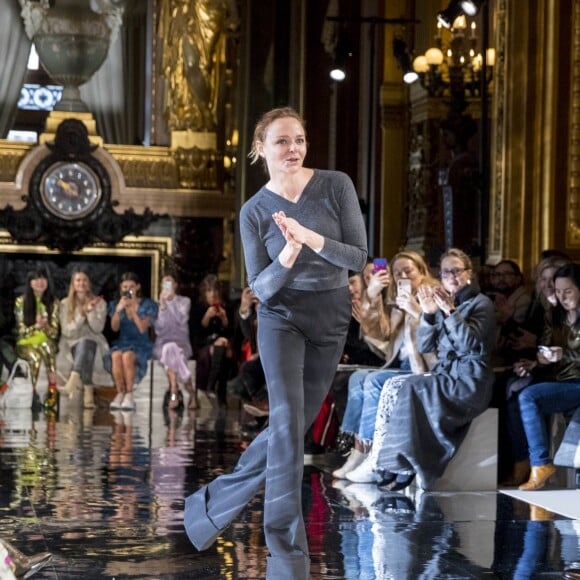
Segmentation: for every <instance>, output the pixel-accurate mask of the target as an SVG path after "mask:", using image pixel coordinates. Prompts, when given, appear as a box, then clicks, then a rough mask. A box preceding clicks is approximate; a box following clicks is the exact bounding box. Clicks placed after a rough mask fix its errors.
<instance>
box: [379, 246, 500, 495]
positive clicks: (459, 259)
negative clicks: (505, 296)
mask: <svg viewBox="0 0 580 580" xmlns="http://www.w3.org/2000/svg"><path fill="white" fill-rule="evenodd" d="M472 276H473V271H472V264H471V260H470V258H469V257H468V256H467V255H466V254H465V253H464V252H462V251H461V250H458V249H455V248H452V249H450V250H448V251H447V252H445V253H444V254H443V256H442V257H441V281H442V283H443V287H441V286H437V287H432V286H427V285H422V286H421V287H419V289H418V291H417V297H418V299H419V305H420V308H421V316H420V322H419V327H418V329H417V337H416V343H417V350H418V352H437V355H438V361H437V364H436V365H435V366H434V367H433V368H432V369H431V371H430V372H426V373H422V374H413V375H411V376H403V377H393V378H390V379H388V380H387V382H386V383H385V386H384V388H383V391H382V393H381V399H380V402H379V410H378V413H377V421H376V426H375V438H374V442H373V446H372V450H371V461H372V464H373V468H374V470H375V471H376V472H378V474H379V475H380V477H381V479H382V485H383V486H386V485H390V484H393V483H394V485H393V487H392V488H391V489H392V490H400V489H404V488H405V487H407V486H408V485H409V484H410V483H411V482H412V481H413V479H414V477H415V474H419V475H420V477H421V480H422V482H423V486H424V487H428V486H429V485H430V484H431V483H432V482H433V481H435V480H436V479H437V478H438V477H440V476H441V475H442V474H443V472H444V470H445V467H446V466H447V464H448V463H449V461H451V459H452V458H453V456H454V455H455V453H456V452H457V449H458V448H459V446H460V445H461V442H462V441H463V439H464V437H465V435H466V434H467V430H468V429H469V425H470V423H471V421H472V420H473V419H474V418H475V417H477V416H478V415H479V414H480V413H482V412H483V411H485V409H487V407H488V404H489V401H490V398H491V392H492V384H493V379H494V375H493V369H492V367H491V354H492V351H493V342H494V335H495V334H494V331H495V328H494V317H493V304H492V303H491V300H490V299H489V298H488V297H487V296H485V295H484V294H482V293H481V292H480V290H479V287H478V285H477V284H476V283H475V281H474V280H473V279H472Z"/></svg>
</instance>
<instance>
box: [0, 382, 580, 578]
mask: <svg viewBox="0 0 580 580" xmlns="http://www.w3.org/2000/svg"><path fill="white" fill-rule="evenodd" d="M163 392H164V386H161V385H160V386H159V387H158V388H157V387H155V389H154V397H153V399H152V402H151V403H150V401H149V398H148V395H149V393H148V392H147V391H146V390H143V391H142V392H141V393H140V397H139V396H138V397H137V410H136V411H135V412H123V411H118V412H115V413H110V412H109V411H108V409H107V407H106V405H105V404H104V401H102V400H101V401H100V406H99V407H98V408H97V409H96V410H95V411H83V410H82V409H79V408H74V407H72V406H69V407H67V406H66V402H65V404H64V405H63V406H62V408H61V409H60V412H59V415H58V416H46V415H44V414H41V415H39V416H33V415H32V413H30V411H28V410H17V411H16V410H2V411H0V537H2V538H6V539H8V540H10V541H12V542H13V543H14V544H15V545H16V546H17V547H19V548H20V549H21V550H22V551H24V552H25V553H27V554H32V553H35V552H41V551H45V550H48V551H50V552H52V553H53V555H54V558H53V560H52V561H51V562H50V563H49V565H48V566H47V567H46V568H44V569H43V570H41V571H40V572H39V573H38V574H37V575H36V576H35V578H39V579H42V578H58V579H63V578H65V579H66V578H75V579H76V578H85V579H91V578H113V577H115V578H118V577H123V578H131V577H133V578H163V579H173V578H175V579H178V578H204V579H212V578H216V579H217V578H231V579H237V578H240V579H243V578H248V579H250V578H251V579H257V578H264V577H265V558H266V554H267V548H266V546H265V545H264V538H263V534H262V528H261V525H262V524H261V522H262V495H261V494H260V495H258V496H257V497H256V498H255V499H254V500H253V501H252V503H251V504H250V506H249V507H248V509H247V510H245V511H244V512H243V513H242V515H241V517H240V519H239V520H238V521H236V522H235V524H234V525H232V526H231V527H230V528H229V529H228V530H226V532H225V533H224V534H223V536H222V537H221V538H220V539H219V540H218V542H217V544H216V545H215V547H213V548H211V549H210V550H208V551H207V552H203V553H198V552H196V551H195V549H194V548H193V547H192V546H191V545H190V544H189V542H188V541H187V538H186V537H185V534H184V531H183V528H182V520H183V499H184V496H186V495H188V494H189V493H191V492H192V491H194V490H195V489H197V488H198V487H199V486H200V485H201V484H203V483H205V482H207V481H209V480H210V479H212V478H213V477H214V476H215V475H216V474H217V473H220V472H221V471H223V470H227V469H229V468H231V466H233V464H234V463H235V461H236V459H237V457H238V455H239V453H240V450H241V448H242V444H241V442H240V439H239V436H238V433H239V427H240V422H241V421H243V417H242V416H241V415H240V411H239V410H238V409H237V408H234V406H233V405H232V406H231V407H230V408H229V409H228V410H227V411H224V410H220V409H217V408H216V409H214V408H211V407H209V406H205V407H203V408H201V409H199V410H197V411H190V412H188V411H185V412H182V413H179V412H175V411H170V412H166V413H163V411H162V405H161V401H162V396H163ZM13 411H14V412H13ZM336 460H337V458H333V457H332V456H331V455H327V456H326V458H324V460H323V461H321V462H320V463H319V464H318V465H317V466H307V467H306V468H305V473H304V484H303V504H304V513H305V521H306V526H307V532H308V537H309V543H310V549H311V557H312V578H313V579H319V578H337V579H338V578H345V579H353V580H355V579H356V580H358V579H374V578H377V579H388V578H393V579H395V580H399V579H404V578H412V579H415V578H426V579H440V578H483V577H496V578H534V577H537V576H538V575H541V577H542V578H559V577H560V575H561V571H562V570H563V569H564V567H565V566H566V565H567V564H569V563H570V562H572V561H573V560H574V559H576V560H577V559H579V557H580V554H579V553H578V550H579V548H578V546H579V542H578V538H579V537H580V536H579V534H580V527H579V526H578V522H576V521H573V520H568V519H566V518H562V517H558V516H554V515H553V514H551V513H549V512H547V513H544V514H541V513H540V512H538V511H537V510H535V511H531V510H530V506H528V505H527V504H524V503H522V502H520V501H518V500H516V499H512V498H510V497H508V496H505V495H503V494H496V493H490V492H486V493H475V492H470V493H447V494H446V493H437V494H426V493H420V492H418V491H417V490H414V489H411V490H409V491H408V492H407V494H406V495H405V494H401V493H389V492H381V491H379V490H378V489H377V488H376V487H375V486H372V485H364V484H350V485H346V484H344V483H343V482H333V481H332V478H331V475H330V471H331V470H332V468H333V461H336Z"/></svg>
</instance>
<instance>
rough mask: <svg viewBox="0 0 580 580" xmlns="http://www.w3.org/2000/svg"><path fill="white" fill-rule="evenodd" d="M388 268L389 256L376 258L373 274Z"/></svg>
mask: <svg viewBox="0 0 580 580" xmlns="http://www.w3.org/2000/svg"><path fill="white" fill-rule="evenodd" d="M386 269H387V258H375V259H374V260H373V274H376V273H377V272H380V271H381V270H386Z"/></svg>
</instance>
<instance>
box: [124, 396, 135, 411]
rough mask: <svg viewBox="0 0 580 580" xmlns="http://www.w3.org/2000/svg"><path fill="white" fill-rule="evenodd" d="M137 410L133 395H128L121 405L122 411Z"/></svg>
mask: <svg viewBox="0 0 580 580" xmlns="http://www.w3.org/2000/svg"><path fill="white" fill-rule="evenodd" d="M134 408H135V401H134V400H133V393H127V394H126V395H125V396H124V397H123V402H122V403H121V409H123V411H132V410H133V409H134Z"/></svg>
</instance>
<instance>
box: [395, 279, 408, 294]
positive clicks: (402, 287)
mask: <svg viewBox="0 0 580 580" xmlns="http://www.w3.org/2000/svg"><path fill="white" fill-rule="evenodd" d="M402 293H405V294H411V280H409V278H402V279H401V280H397V295H398V296H400V295H401V294H402Z"/></svg>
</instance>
